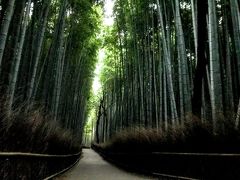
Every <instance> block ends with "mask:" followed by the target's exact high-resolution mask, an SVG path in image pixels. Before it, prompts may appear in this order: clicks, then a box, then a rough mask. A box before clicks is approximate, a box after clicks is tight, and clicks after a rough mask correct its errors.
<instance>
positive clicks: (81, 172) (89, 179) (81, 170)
mask: <svg viewBox="0 0 240 180" xmlns="http://www.w3.org/2000/svg"><path fill="white" fill-rule="evenodd" d="M143 179H145V180H152V179H153V178H150V177H146V176H141V175H138V174H134V173H130V172H126V171H124V170H121V169H119V168H118V167H116V166H114V165H112V164H110V163H108V162H106V161H105V160H104V159H103V158H102V157H101V156H99V155H98V154H97V153H96V152H94V151H93V150H91V149H83V158H82V159H81V160H80V161H79V163H78V165H76V167H74V168H73V169H72V170H71V171H69V172H67V173H66V174H64V175H62V176H61V177H58V178H56V180H143Z"/></svg>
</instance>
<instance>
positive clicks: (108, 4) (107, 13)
mask: <svg viewBox="0 0 240 180" xmlns="http://www.w3.org/2000/svg"><path fill="white" fill-rule="evenodd" d="M113 7H114V0H106V1H105V4H104V20H103V23H104V25H106V26H112V25H113V23H114V18H113Z"/></svg>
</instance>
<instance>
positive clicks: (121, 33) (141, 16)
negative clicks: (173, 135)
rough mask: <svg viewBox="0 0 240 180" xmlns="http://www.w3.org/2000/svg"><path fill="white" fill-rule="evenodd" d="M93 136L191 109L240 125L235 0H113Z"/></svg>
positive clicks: (182, 118)
mask: <svg viewBox="0 0 240 180" xmlns="http://www.w3.org/2000/svg"><path fill="white" fill-rule="evenodd" d="M114 17H115V24H114V25H113V27H111V28H108V29H107V30H106V34H108V35H107V36H106V37H105V49H106V53H107V58H106V60H105V66H104V71H103V74H102V83H103V93H102V99H101V101H100V105H99V109H98V112H97V113H98V119H97V130H96V138H97V139H96V140H97V141H98V142H104V141H106V140H108V139H109V138H110V137H112V135H113V134H114V133H116V132H118V131H120V130H122V129H124V128H133V129H134V127H146V128H157V129H159V130H166V129H168V128H169V127H171V128H172V127H173V128H174V127H175V126H183V125H184V122H186V121H187V120H188V119H191V117H192V116H197V117H198V118H199V119H201V120H202V121H208V122H209V123H210V124H212V130H213V132H217V131H218V130H220V129H221V130H223V129H224V123H223V122H224V121H229V123H234V125H235V126H236V127H238V126H239V114H240V104H239V103H240V101H239V100H240V99H239V97H240V90H239V89H240V1H239V0H201V1H200V0H191V1H190V0H173V1H166V0H116V2H115V8H114Z"/></svg>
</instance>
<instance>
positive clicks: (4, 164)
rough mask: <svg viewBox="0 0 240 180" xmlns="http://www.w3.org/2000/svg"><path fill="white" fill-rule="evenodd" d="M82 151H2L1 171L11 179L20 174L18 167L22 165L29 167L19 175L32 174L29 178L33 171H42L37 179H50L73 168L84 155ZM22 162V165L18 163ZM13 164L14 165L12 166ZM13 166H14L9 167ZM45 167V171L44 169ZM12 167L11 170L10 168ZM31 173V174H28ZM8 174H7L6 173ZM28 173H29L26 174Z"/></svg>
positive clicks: (0, 158)
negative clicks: (67, 152) (69, 152)
mask: <svg viewBox="0 0 240 180" xmlns="http://www.w3.org/2000/svg"><path fill="white" fill-rule="evenodd" d="M81 155H82V152H78V153H75V154H63V155H61V154H60V155H59V154H38V153H25V152H0V161H1V168H0V170H1V171H0V173H2V174H1V176H2V177H3V175H5V176H6V178H5V179H11V177H10V176H12V177H14V176H18V175H19V174H17V172H15V171H16V168H19V166H21V167H22V168H24V167H25V165H24V164H26V169H27V168H28V171H26V172H25V174H24V172H20V174H21V173H22V174H21V175H19V176H30V177H28V178H30V179H31V177H34V175H35V174H34V173H33V172H31V171H38V169H39V171H41V172H42V174H41V173H39V174H38V177H39V178H38V177H35V178H36V179H44V180H49V179H52V178H54V177H56V176H58V175H60V174H62V173H64V172H66V171H68V170H70V169H71V168H73V167H74V166H75V165H76V164H77V163H78V161H79V160H80V158H81V157H82V156H81ZM16 164H20V165H16ZM12 166H13V167H12ZM9 167H12V168H9ZM43 167H44V169H45V171H42V168H43ZM9 169H10V170H9ZM28 173H30V175H29V174H28ZM6 174H7V175H6ZM26 174H28V175H26ZM3 179H4V178H3Z"/></svg>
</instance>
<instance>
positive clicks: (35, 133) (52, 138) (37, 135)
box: [0, 100, 80, 154]
mask: <svg viewBox="0 0 240 180" xmlns="http://www.w3.org/2000/svg"><path fill="white" fill-rule="evenodd" d="M6 107H7V103H6V101H4V100H1V101H0V151H2V152H31V153H42V154H71V153H77V152H79V151H80V143H79V141H78V139H77V138H76V137H74V135H73V134H72V133H71V132H70V131H69V130H66V129H63V128H61V127H60V125H59V124H58V123H57V122H55V121H53V120H52V118H51V117H50V116H46V115H44V114H43V112H42V111H41V110H40V109H36V108H34V107H30V106H29V107H26V106H22V107H19V108H18V109H17V110H15V111H14V112H11V113H9V112H8V111H7V109H6Z"/></svg>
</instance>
